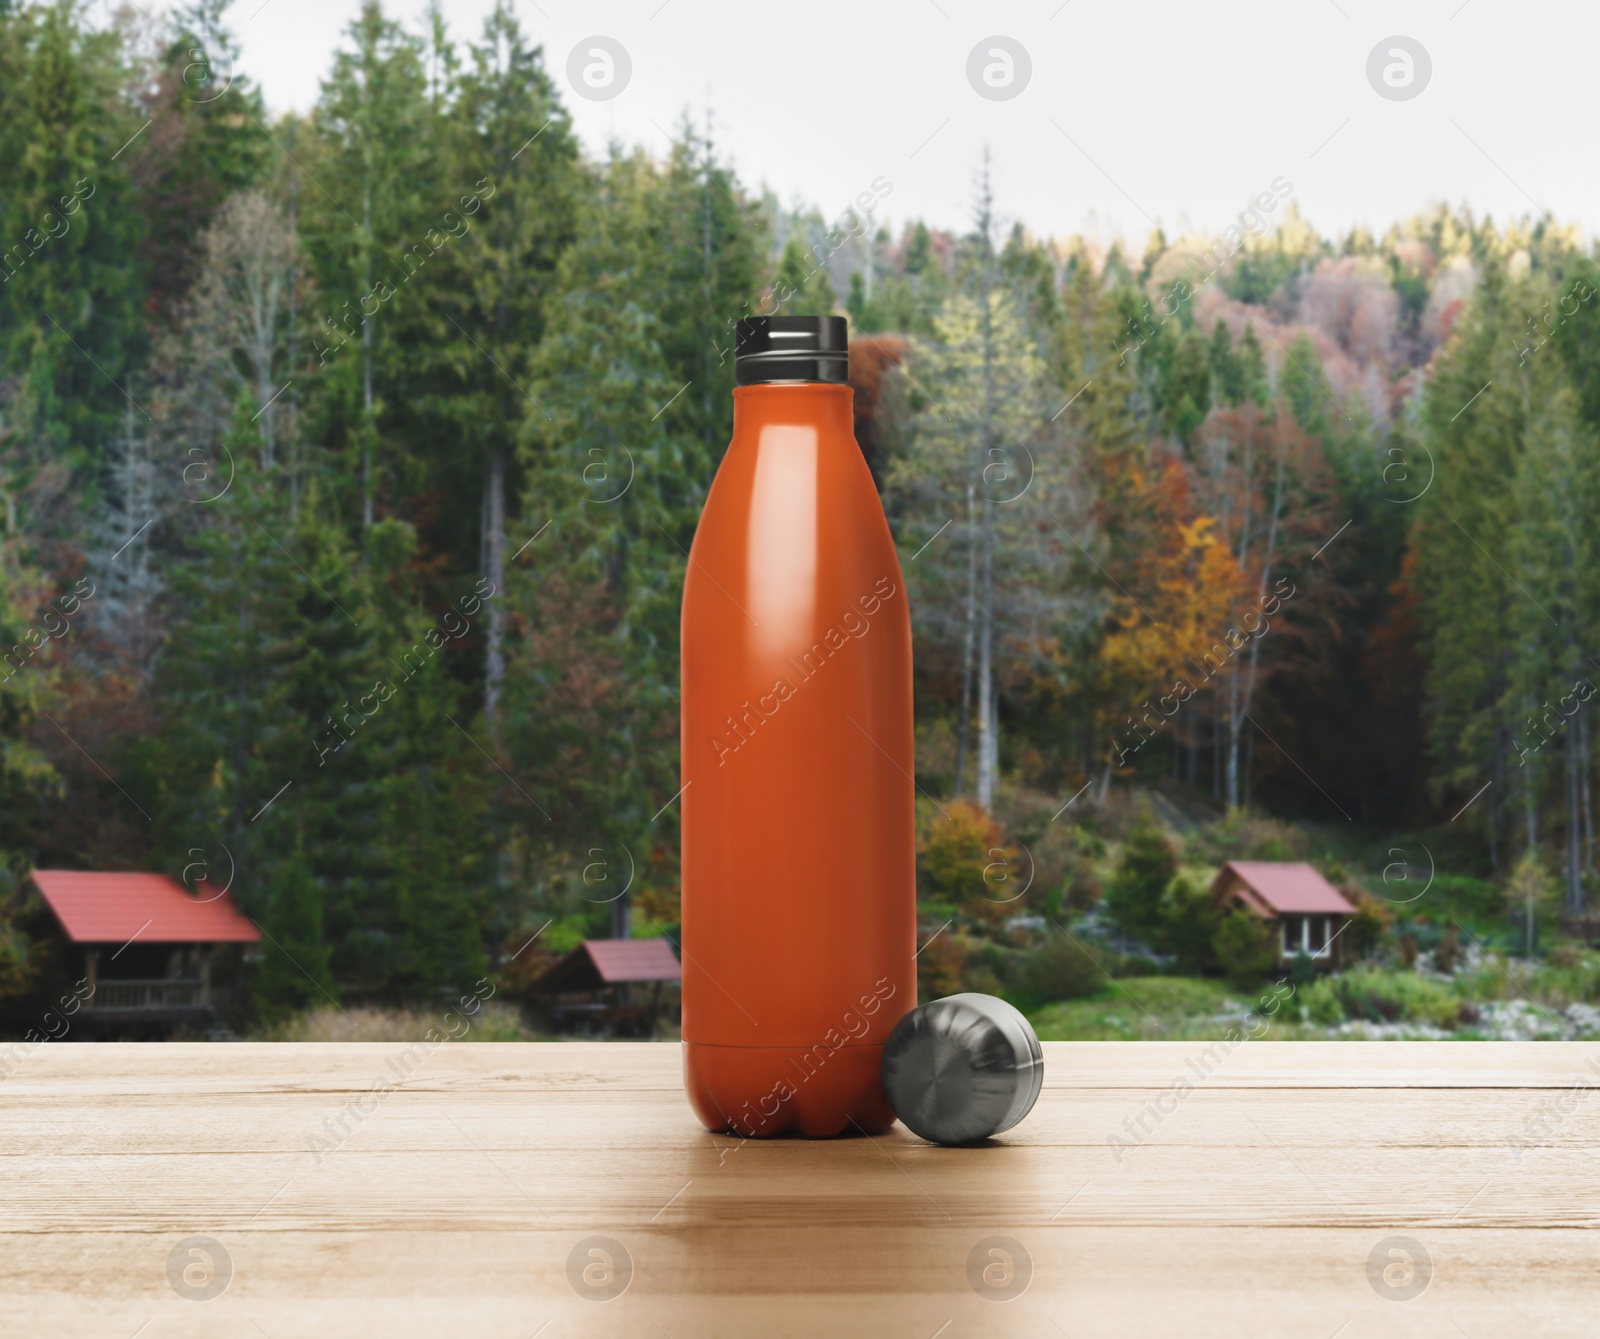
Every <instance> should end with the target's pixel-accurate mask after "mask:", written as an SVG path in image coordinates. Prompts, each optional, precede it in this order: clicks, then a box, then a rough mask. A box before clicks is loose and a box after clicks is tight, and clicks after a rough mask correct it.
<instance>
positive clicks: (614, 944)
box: [532, 939, 683, 1036]
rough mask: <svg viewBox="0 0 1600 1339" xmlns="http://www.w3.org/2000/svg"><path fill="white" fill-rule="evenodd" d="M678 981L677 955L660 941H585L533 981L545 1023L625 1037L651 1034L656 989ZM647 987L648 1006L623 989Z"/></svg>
mask: <svg viewBox="0 0 1600 1339" xmlns="http://www.w3.org/2000/svg"><path fill="white" fill-rule="evenodd" d="M682 980H683V968H682V967H681V966H680V965H679V963H678V957H677V954H675V953H674V952H673V951H672V945H671V944H670V943H669V942H668V941H667V940H665V939H585V940H584V941H583V942H582V943H581V944H579V945H578V947H577V948H575V949H573V950H572V951H571V952H570V953H568V954H567V955H566V956H565V957H563V958H560V959H558V960H557V961H556V962H554V963H552V964H551V965H550V967H549V968H548V969H547V970H546V971H545V973H544V974H543V975H542V976H540V977H539V978H538V980H536V981H535V982H534V983H533V986H532V990H533V993H534V994H536V995H543V996H546V997H548V999H549V1001H550V1003H549V1011H550V1016H551V1021H552V1022H553V1023H554V1024H555V1025H556V1026H558V1027H560V1026H564V1025H573V1024H576V1025H579V1026H588V1027H592V1028H597V1029H601V1030H606V1031H613V1032H618V1033H623V1034H628V1035H645V1036H648V1035H651V1034H653V1033H654V1031H655V1020H656V1013H657V1010H658V1009H659V1007H660V1004H661V989H662V986H663V985H665V984H666V983H668V982H679V981H682ZM641 983H644V984H649V985H650V986H651V987H652V989H651V992H650V1002H649V1004H648V1005H640V1004H635V1003H634V1002H633V1000H632V998H631V995H630V991H629V987H630V986H633V985H637V984H641Z"/></svg>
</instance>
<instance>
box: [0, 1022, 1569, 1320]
mask: <svg viewBox="0 0 1600 1339" xmlns="http://www.w3.org/2000/svg"><path fill="white" fill-rule="evenodd" d="M407 1051H408V1048H405V1047H401V1046H398V1045H374V1046H362V1045H335V1044H326V1045H279V1046H266V1045H262V1046H257V1045H226V1046H224V1045H101V1046H94V1045H63V1046H50V1047H44V1048H40V1049H39V1050H38V1051H36V1052H34V1053H33V1054H31V1055H29V1056H28V1057H27V1058H26V1059H25V1060H23V1061H22V1062H21V1063H20V1064H18V1065H16V1066H15V1067H14V1069H13V1072H12V1074H11V1077H10V1078H9V1079H8V1080H7V1081H6V1082H5V1084H4V1085H3V1087H0V1205H3V1211H0V1237H3V1250H0V1288H3V1289H4V1293H5V1296H6V1298H7V1307H6V1312H5V1314H6V1316H7V1319H8V1321H9V1322H10V1324H9V1326H8V1328H9V1329H10V1330H11V1331H14V1332H16V1333H19V1334H34V1333H38V1334H52V1335H55V1334H62V1335H74V1334H83V1335H95V1336H102V1335H111V1336H116V1335H118V1334H121V1335H126V1336H132V1335H133V1334H135V1333H136V1332H139V1333H142V1334H143V1335H144V1336H146V1339H154V1337H155V1336H158V1335H189V1334H193V1335H207V1336H212V1335H232V1334H239V1335H253V1336H258V1335H261V1334H266V1335H267V1336H268V1337H269V1339H288V1336H290V1335H297V1334H308V1333H332V1332H335V1331H337V1332H341V1333H349V1334H352V1335H360V1334H381V1335H382V1336H384V1339H406V1336H410V1335H413V1334H414V1335H430V1336H433V1335H441V1334H457V1333H459V1334H471V1335H474V1336H493V1335H502V1334H503V1335H506V1336H523V1337H524V1339H526V1337H527V1336H531V1335H533V1334H535V1333H542V1334H543V1335H545V1336H547V1339H554V1337H555V1336H559V1335H569V1334H570V1335H579V1334H582V1335H611V1334H617V1335H622V1334H628V1335H638V1334H646V1335H654V1334H656V1333H658V1332H660V1333H663V1334H667V1335H669V1336H672V1339H677V1337H678V1336H688V1335H702V1334H711V1335H723V1334H726V1335H730V1336H731V1335H739V1336H747V1335H750V1334H752V1333H757V1334H760V1335H762V1336H763V1339H765V1337H766V1336H777V1337H781V1336H787V1335H795V1336H800V1335H805V1336H814V1335H815V1334H817V1333H819V1332H821V1333H827V1334H837V1335H855V1334H861V1335H872V1336H880V1335H899V1334H904V1335H908V1336H918V1335H920V1336H933V1335H934V1334H935V1333H939V1334H941V1335H942V1336H945V1337H946V1339H953V1337H954V1336H957V1335H965V1334H974V1335H976V1334H983V1335H1011V1334H1017V1335H1022V1334H1054V1333H1065V1334H1068V1335H1071V1336H1073V1339H1082V1337H1083V1336H1090V1337H1092V1336H1098V1335H1107V1336H1110V1335H1117V1336H1125V1335H1144V1334H1151V1335H1155V1334H1161V1335H1163V1336H1167V1337H1168V1339H1170V1336H1172V1335H1173V1334H1175V1333H1182V1334H1211V1333H1215V1334H1230V1335H1231V1334H1241V1333H1250V1334H1263V1335H1268V1334H1282V1335H1286V1336H1287V1335H1295V1336H1301V1335H1304V1336H1311V1339H1316V1336H1319V1335H1320V1336H1323V1337H1324V1339H1329V1337H1330V1336H1332V1335H1334V1334H1336V1333H1343V1334H1344V1335H1346V1336H1347V1339H1348V1337H1353V1336H1356V1335H1369V1334H1370V1335H1387V1334H1402V1333H1404V1334H1430V1335H1432V1334H1439V1335H1455V1334H1457V1333H1465V1334H1466V1335H1467V1336H1468V1337H1469V1339H1479V1336H1480V1335H1481V1336H1483V1339H1488V1336H1490V1335H1495V1334H1499V1333H1503V1332H1505V1331H1506V1330H1508V1329H1512V1328H1513V1327H1514V1328H1515V1331H1516V1333H1517V1334H1518V1336H1519V1339H1524V1336H1542V1335H1547V1334H1548V1335H1556V1334H1562V1335H1565V1334H1574V1335H1575V1334H1580V1333H1589V1332H1591V1331H1592V1325H1591V1324H1590V1321H1589V1319H1588V1317H1589V1315H1590V1313H1591V1312H1592V1307H1593V1299H1594V1297H1596V1296H1600V1264H1597V1253H1596V1250H1595V1247H1594V1243H1595V1240H1596V1238H1595V1237H1594V1235H1593V1233H1594V1230H1595V1228H1596V1226H1597V1220H1600V1194H1597V1191H1600V1162H1597V1159H1596V1153H1597V1145H1600V1047H1596V1046H1593V1045H1590V1044H1583V1043H1572V1044H1560V1043H1416V1042H1413V1043H1316V1042H1304V1043H1273V1042H1266V1041H1262V1042H1254V1043H1251V1044H1249V1045H1243V1046H1240V1047H1237V1048H1235V1049H1234V1050H1233V1051H1232V1052H1230V1053H1228V1054H1226V1055H1221V1054H1219V1053H1216V1052H1213V1053H1211V1054H1210V1056H1209V1058H1207V1057H1206V1055H1205V1052H1206V1047H1205V1046H1203V1045H1201V1044H1199V1043H1160V1042H1144V1043H1047V1044H1046V1047H1045V1052H1046V1081H1045V1089H1044V1093H1043V1095H1042V1096H1041V1098H1040V1102H1039V1106H1038V1107H1037V1108H1036V1109H1035V1111H1034V1113H1033V1115H1032V1116H1030V1117H1029V1119H1028V1120H1027V1121H1025V1122H1024V1123H1023V1124H1022V1125H1021V1126H1019V1127H1018V1128H1017V1129H1016V1130H1014V1131H1012V1132H1010V1133H1009V1134H1007V1135H1006V1136H1004V1137H1003V1138H1002V1139H1000V1140H996V1141H993V1142H992V1143H991V1144H990V1145H987V1146H985V1147H981V1148H975V1149H940V1148H936V1147H933V1146H930V1145H927V1144H924V1143H922V1142H921V1141H919V1140H917V1139H915V1138H913V1137H912V1136H911V1135H909V1134H908V1133H907V1132H906V1131H904V1130H903V1129H896V1130H894V1131H892V1132H891V1133H889V1134H887V1135H885V1136H881V1137H879V1138H876V1139H870V1140H869V1139H862V1138H855V1139H837V1140H825V1141H806V1140H798V1139H786V1140H776V1141H741V1140H738V1139H735V1138H731V1137H727V1136H717V1135H711V1134H708V1133H707V1132H705V1131H703V1130H701V1129H699V1128H698V1126H696V1125H695V1123H694V1121H693V1118H692V1116H691V1114H690V1112H689V1110H688V1106H687V1103H686V1102H685V1100H684V1098H683V1095H682V1092H681V1088H680V1068H679V1066H680V1061H679V1056H678V1051H677V1048H676V1047H671V1046H653V1045H649V1044H613V1045H582V1044H550V1045H475V1044H469V1043H453V1044H449V1045H445V1046H442V1047H439V1048H436V1049H434V1050H432V1051H431V1052H428V1053H424V1051H422V1050H421V1049H413V1050H411V1051H410V1052H409V1054H407ZM1191 1062H1193V1063H1191ZM1197 1068H1198V1071H1199V1072H1198V1073H1197V1072H1196V1070H1197ZM1185 1076H1186V1077H1185ZM1180 1080H1182V1082H1181V1083H1180ZM386 1085H387V1086H386ZM1184 1085H1187V1086H1186V1087H1185V1086H1184ZM596 1235H599V1236H604V1237H607V1238H610V1239H612V1240H613V1241H615V1242H618V1243H621V1246H622V1248H623V1250H624V1251H625V1252H626V1254H627V1257H628V1258H629V1259H631V1261H632V1276H631V1279H630V1281H629V1284H628V1287H627V1289H626V1291H625V1292H623V1293H622V1294H621V1295H620V1296H618V1297H616V1298H615V1299H614V1300H610V1301H604V1302H600V1301H594V1300H590V1299H589V1298H588V1297H587V1296H584V1295H582V1294H581V1293H580V1291H579V1290H578V1289H576V1288H575V1287H574V1286H573V1285H572V1284H571V1283H570V1282H569V1278H568V1262H569V1257H570V1256H571V1255H572V1252H573V1250H574V1248H576V1247H578V1246H579V1244H580V1243H581V1242H583V1241H585V1240H586V1239H587V1238H589V1237H592V1236H596ZM195 1236H205V1237H208V1238H211V1239H213V1240H214V1241H215V1242H217V1243H220V1248H221V1250H223V1251H225V1252H226V1255H227V1258H228V1259H229V1260H230V1261H231V1266H232V1271H233V1272H232V1277H231V1279H230V1281H229V1283H228V1286H227V1288H226V1290H225V1291H223V1292H222V1293H221V1295H220V1296H218V1297H216V1298H215V1299H213V1300H210V1301H195V1300H190V1299H189V1298H187V1297H185V1296H182V1295H180V1290H179V1289H175V1287H174V1286H173V1285H172V1284H170V1283H169V1281H168V1273H167V1265H168V1258H169V1256H170V1255H171V1253H172V1252H173V1250H174V1248H177V1247H179V1246H180V1244H181V1243H184V1242H185V1241H187V1239H189V1238H191V1237H195ZM1396 1236H1400V1237H1407V1238H1411V1239H1413V1240H1415V1241H1417V1242H1420V1243H1422V1246H1423V1248H1424V1249H1425V1250H1426V1251H1427V1253H1428V1256H1429V1259H1430V1263H1429V1264H1428V1265H1427V1266H1426V1270H1427V1274H1428V1284H1427V1287H1426V1289H1425V1290H1424V1291H1423V1292H1421V1294H1420V1295H1419V1296H1417V1297H1415V1298H1414V1299H1411V1300H1407V1301H1396V1300H1390V1299H1389V1298H1387V1297H1385V1296H1382V1295H1380V1293H1379V1291H1378V1290H1376V1289H1375V1288H1374V1286H1373V1284H1372V1282H1371V1281H1370V1278H1369V1272H1368V1259H1369V1256H1370V1255H1371V1253H1372V1251H1373V1250H1374V1248H1377V1247H1379V1245H1380V1243H1382V1242H1384V1241H1385V1240H1386V1239H1387V1238H1390V1237H1396ZM991 1237H1004V1238H1008V1239H1010V1240H1011V1241H1014V1242H1018V1243H1021V1245H1022V1248H1023V1249H1024V1250H1025V1251H1026V1252H1027V1256H1028V1259H1029V1260H1031V1273H1030V1275H1029V1281H1028V1286H1027V1288H1026V1290H1025V1291H1024V1292H1022V1293H1021V1295H1020V1296H1017V1297H1016V1298H1014V1299H1012V1300H1009V1301H1003V1302H1002V1301H996V1300H991V1298H990V1296H989V1295H987V1294H986V1293H984V1292H983V1291H980V1290H977V1289H975V1288H974V1287H973V1286H972V1285H971V1283H970V1282H969V1279H968V1259H969V1256H970V1255H971V1254H972V1252H973V1250H974V1249H975V1248H977V1247H979V1246H980V1244H981V1243H983V1242H985V1241H986V1240H987V1239H989V1238H991ZM213 1249H214V1248H213ZM1003 1249H1005V1250H1010V1249H1011V1247H1009V1246H1005V1247H1003ZM185 1259H187V1257H185ZM987 1261H989V1257H987V1256H982V1257H980V1261H979V1264H980V1266H981V1265H982V1264H983V1263H985V1262H987ZM180 1263H183V1261H180ZM582 1263H584V1258H580V1261H579V1264H580V1265H581V1264H582ZM1383 1263H1385V1261H1380V1266H1381V1265H1382V1264H1383ZM192 1277H199V1276H193V1275H192ZM979 1277H980V1283H981V1282H982V1279H981V1275H980V1276H979ZM1378 1277H1379V1280H1380V1282H1382V1278H1383V1276H1382V1273H1381V1268H1380V1271H1379V1274H1378ZM580 1278H581V1276H580ZM179 1283H180V1285H182V1287H183V1288H188V1287H189V1285H188V1284H183V1283H182V1278H181V1276H180V1278H179ZM1386 1286H1387V1285H1386ZM141 1326H143V1327H145V1328H144V1329H143V1330H142V1331H141V1330H140V1329H139V1327H141ZM541 1326H543V1327H544V1328H543V1329H542V1330H541V1329H540V1327H541ZM941 1327H943V1328H941Z"/></svg>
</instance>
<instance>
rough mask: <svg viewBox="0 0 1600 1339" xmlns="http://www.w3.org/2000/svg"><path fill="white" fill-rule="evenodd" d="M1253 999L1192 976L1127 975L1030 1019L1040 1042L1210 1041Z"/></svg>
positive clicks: (1232, 1024)
mask: <svg viewBox="0 0 1600 1339" xmlns="http://www.w3.org/2000/svg"><path fill="white" fill-rule="evenodd" d="M1255 999H1256V996H1255V995H1252V994H1245V993H1241V992H1239V991H1237V990H1234V989H1233V988H1232V987H1231V986H1229V985H1228V983H1227V982H1226V981H1213V980H1209V979H1207V978H1205V977H1197V976H1131V977H1126V978H1124V979H1123V980H1120V981H1117V982H1115V983H1112V982H1107V983H1106V984H1105V985H1104V986H1103V987H1101V989H1099V990H1097V991H1096V992H1095V993H1094V994H1093V995H1091V996H1089V997H1088V998H1087V999H1081V1000H1062V1001H1060V1002H1059V1003H1056V1004H1047V1005H1045V1006H1044V1008H1042V1009H1038V1010H1036V1011H1035V1012H1034V1013H1033V1014H1032V1015H1030V1019H1029V1021H1031V1022H1032V1023H1033V1028H1034V1031H1035V1032H1037V1033H1038V1034H1039V1040H1040V1041H1151V1040H1159V1039H1161V1038H1191V1037H1192V1038H1200V1039H1211V1038H1217V1037H1222V1036H1224V1035H1225V1034H1226V1033H1227V1031H1228V1029H1229V1028H1230V1027H1235V1026H1237V1024H1238V1020H1239V1018H1240V1017H1241V1016H1242V1015H1243V1014H1244V1012H1245V1010H1246V1009H1248V1008H1249V1007H1251V1005H1253V1004H1254V1003H1255Z"/></svg>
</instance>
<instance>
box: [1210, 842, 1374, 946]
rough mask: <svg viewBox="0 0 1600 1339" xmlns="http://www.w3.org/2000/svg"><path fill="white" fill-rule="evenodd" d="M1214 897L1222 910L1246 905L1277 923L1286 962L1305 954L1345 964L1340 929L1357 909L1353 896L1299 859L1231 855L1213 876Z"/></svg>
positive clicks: (1259, 914) (1255, 913)
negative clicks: (1231, 858) (1297, 955)
mask: <svg viewBox="0 0 1600 1339" xmlns="http://www.w3.org/2000/svg"><path fill="white" fill-rule="evenodd" d="M1211 898H1212V903H1213V905H1215V906H1216V907H1217V909H1218V910H1219V911H1223V912H1226V911H1229V910H1231V909H1232V908H1233V907H1244V908H1245V910H1247V911H1249V912H1251V913H1252V914H1254V915H1257V916H1260V917H1261V919H1262V920H1264V921H1266V922H1267V923H1268V924H1269V925H1271V926H1272V927H1273V929H1274V930H1275V931H1276V932H1277V935H1278V946H1279V951H1280V952H1281V954H1282V956H1283V958H1284V960H1285V961H1287V960H1289V959H1291V958H1293V957H1294V956H1295V955H1296V954H1298V953H1304V954H1306V956H1307V957H1309V958H1310V959H1311V960H1312V962H1314V963H1315V964H1316V965H1317V966H1318V967H1323V968H1328V969H1332V968H1334V967H1337V966H1338V965H1339V962H1340V957H1339V933H1340V931H1342V930H1343V929H1344V927H1345V926H1346V925H1348V924H1349V922H1350V918H1351V917H1352V916H1354V915H1355V913H1356V909H1355V906H1354V905H1353V904H1352V903H1351V901H1350V899H1349V898H1347V897H1346V896H1345V895H1344V894H1343V893H1341V892H1340V891H1339V890H1338V889H1337V888H1335V887H1334V886H1333V885H1332V884H1331V883H1329V882H1328V881H1327V880H1326V879H1325V878H1323V877H1322V875H1320V874H1319V873H1317V871H1316V870H1315V869H1313V868H1312V867H1311V866H1310V865H1307V864H1303V863H1299V862H1289V861H1276V860H1230V861H1229V862H1228V863H1227V864H1226V865H1224V866H1223V867H1222V868H1221V869H1220V870H1219V871H1218V872H1217V877H1216V878H1215V879H1214V880H1213V881H1212V884H1211Z"/></svg>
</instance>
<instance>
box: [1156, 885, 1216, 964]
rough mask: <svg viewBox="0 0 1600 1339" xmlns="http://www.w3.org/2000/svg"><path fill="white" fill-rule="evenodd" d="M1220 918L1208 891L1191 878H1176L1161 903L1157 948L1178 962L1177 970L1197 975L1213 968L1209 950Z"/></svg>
mask: <svg viewBox="0 0 1600 1339" xmlns="http://www.w3.org/2000/svg"><path fill="white" fill-rule="evenodd" d="M1219 920H1220V917H1219V916H1218V914H1217V911H1216V908H1215V907H1214V906H1213V905H1212V902H1211V892H1210V890H1209V889H1208V888H1206V887H1205V886H1204V885H1202V884H1198V883H1196V882H1195V881H1194V880H1193V879H1190V878H1188V877H1183V876H1180V877H1179V878H1176V879H1174V880H1173V881H1172V887H1171V889H1170V890H1169V891H1168V893H1167V896H1166V899H1165V901H1163V902H1162V904H1161V922H1162V924H1161V934H1160V937H1159V940H1158V946H1159V947H1160V948H1161V950H1162V951H1163V952H1164V953H1170V954H1172V955H1173V957H1175V958H1176V959H1177V960H1178V967H1179V969H1180V970H1181V971H1183V972H1186V973H1190V974H1201V973H1206V972H1211V971H1214V970H1215V969H1216V965H1217V955H1216V950H1215V948H1214V947H1213V941H1214V940H1215V938H1216V933H1217V924H1218V922H1219Z"/></svg>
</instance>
